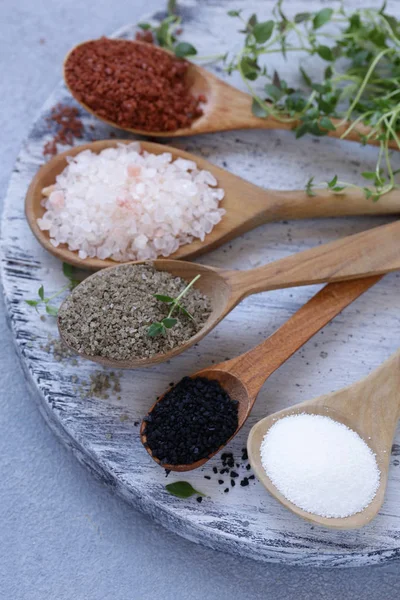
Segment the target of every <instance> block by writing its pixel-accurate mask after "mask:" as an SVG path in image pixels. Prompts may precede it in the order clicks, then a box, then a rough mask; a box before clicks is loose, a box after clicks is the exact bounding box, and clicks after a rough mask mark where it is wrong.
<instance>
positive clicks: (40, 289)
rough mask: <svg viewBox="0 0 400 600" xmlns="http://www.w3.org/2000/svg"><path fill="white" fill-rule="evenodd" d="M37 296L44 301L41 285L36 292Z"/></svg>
mask: <svg viewBox="0 0 400 600" xmlns="http://www.w3.org/2000/svg"><path fill="white" fill-rule="evenodd" d="M38 295H39V298H40V299H41V300H44V287H43V286H42V285H41V286H40V288H39V290H38Z"/></svg>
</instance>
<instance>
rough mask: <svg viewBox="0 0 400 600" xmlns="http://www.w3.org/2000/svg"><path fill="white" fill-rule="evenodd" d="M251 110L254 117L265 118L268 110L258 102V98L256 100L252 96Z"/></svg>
mask: <svg viewBox="0 0 400 600" xmlns="http://www.w3.org/2000/svg"><path fill="white" fill-rule="evenodd" d="M251 112H252V113H253V115H254V116H255V117H261V118H263V119H264V118H265V117H267V116H268V112H267V111H266V109H265V108H264V107H263V106H262V105H261V104H260V103H259V102H258V100H256V98H253V102H252V104H251Z"/></svg>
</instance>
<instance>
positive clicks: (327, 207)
mask: <svg viewBox="0 0 400 600" xmlns="http://www.w3.org/2000/svg"><path fill="white" fill-rule="evenodd" d="M121 143H129V140H115V139H112V140H100V141H96V142H90V143H89V144H82V145H80V146H76V147H75V148H71V149H70V150H67V151H66V152H62V153H60V154H57V155H56V156H54V157H53V158H52V159H51V160H49V162H47V163H46V164H44V165H43V166H42V167H41V168H40V169H39V171H38V172H37V173H36V175H35V177H34V178H33V180H32V183H31V184H30V186H29V188H28V192H27V194H26V198H25V214H26V218H27V220H28V223H29V226H30V228H31V229H32V232H33V234H34V235H35V237H36V238H37V240H38V241H39V242H40V243H41V244H42V246H43V247H44V248H46V250H47V251H48V252H50V253H51V254H53V255H54V256H56V257H57V258H59V259H60V260H63V261H64V262H67V263H69V264H72V265H74V266H77V267H80V268H82V269H88V270H93V271H95V270H97V269H103V268H105V267H111V266H113V265H115V264H116V263H115V262H114V261H113V260H111V259H107V260H101V259H99V258H86V259H81V258H79V256H78V252H73V251H72V250H69V249H68V247H67V245H66V244H60V245H59V246H57V247H55V246H53V244H52V243H51V242H50V236H49V232H48V231H42V230H41V229H40V227H39V226H38V224H37V219H39V218H42V217H43V215H44V213H45V209H44V207H43V206H42V200H43V197H44V193H43V190H46V194H48V193H49V190H51V187H52V186H53V185H54V183H55V180H56V177H57V175H59V174H60V173H61V172H62V171H63V170H64V169H65V167H66V166H67V164H68V162H67V159H68V157H70V156H76V155H77V154H79V152H83V151H84V150H91V151H92V152H96V153H98V152H101V151H102V150H104V149H105V148H112V147H115V146H116V145H117V144H121ZM141 148H142V149H143V150H146V151H148V152H152V153H153V154H161V153H162V152H170V153H171V154H172V157H173V159H174V160H175V159H177V158H184V159H186V160H194V161H195V162H196V163H197V165H198V167H199V168H200V169H205V170H207V171H210V172H211V173H213V175H214V176H215V178H216V179H217V181H218V186H219V187H221V188H223V190H224V191H225V197H224V199H223V200H222V202H221V203H220V207H221V208H224V209H225V210H226V215H225V216H224V218H223V219H222V221H221V222H220V223H218V225H216V226H215V227H214V228H213V230H212V231H211V233H209V234H208V235H207V236H206V237H205V240H204V241H203V242H202V241H201V240H199V239H197V240H194V241H193V242H192V243H191V244H185V245H184V246H181V247H180V248H179V249H178V250H177V251H176V252H175V253H174V254H172V255H171V257H170V258H179V259H181V258H184V259H188V258H195V257H196V256H200V255H201V254H204V253H206V252H209V251H210V250H214V249H215V248H218V247H219V246H221V245H222V244H223V243H226V242H229V241H231V240H232V239H234V238H235V237H237V236H239V235H242V234H243V233H246V232H247V231H250V230H251V229H254V228H255V227H259V226H260V225H264V224H265V223H269V222H272V221H279V220H282V219H284V218H286V217H290V218H291V219H310V218H314V217H340V216H342V217H344V216H354V215H366V214H374V215H385V214H398V213H399V212H400V192H399V191H398V190H393V192H391V193H389V194H386V195H385V196H384V197H383V198H382V199H381V200H380V202H365V194H364V192H363V191H362V190H360V189H351V188H350V189H348V190H347V191H346V192H345V193H343V194H334V193H332V192H330V191H329V190H319V191H318V190H317V191H316V192H315V194H314V195H313V196H310V195H309V194H307V193H306V192H305V191H304V190H265V189H263V188H261V187H258V186H256V185H253V184H252V183H250V182H249V181H245V180H244V179H242V178H240V177H237V176H236V175H233V174H232V173H229V172H228V171H226V170H225V169H221V168H219V167H216V166H215V165H213V164H211V163H210V162H209V161H207V160H205V159H204V158H202V157H200V156H195V155H193V154H189V153H188V152H185V151H184V150H180V149H176V148H174V147H172V146H166V145H162V144H155V143H154V142H147V141H142V142H141Z"/></svg>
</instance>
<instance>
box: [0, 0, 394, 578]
mask: <svg viewBox="0 0 400 600" xmlns="http://www.w3.org/2000/svg"><path fill="white" fill-rule="evenodd" d="M302 4H303V3H296V2H293V3H291V9H292V10H293V12H295V11H300V10H301V8H302ZM355 4H357V2H355ZM355 4H354V5H355ZM358 5H359V6H361V2H359V3H358ZM271 6H272V3H271V2H269V1H264V0H259V1H257V0H252V2H251V4H250V3H249V4H247V3H246V6H245V8H246V10H247V9H248V10H249V11H251V10H253V11H257V12H259V14H260V15H261V18H262V17H265V19H267V18H268V14H269V10H270V8H271ZM320 7H321V4H320V3H319V2H314V1H310V2H309V8H310V10H311V9H315V10H317V9H318V8H320ZM183 13H184V18H185V22H186V24H185V34H186V35H187V37H188V39H191V40H192V41H193V43H194V44H195V45H196V46H197V47H198V49H199V53H202V54H209V49H210V48H213V49H214V48H215V49H216V50H221V51H222V52H225V51H226V50H228V46H230V47H231V46H232V44H235V43H238V40H239V35H238V34H236V32H235V30H236V28H235V26H234V25H232V22H231V21H230V20H228V19H227V17H226V16H225V8H224V7H222V6H219V5H216V4H215V3H214V2H201V3H200V4H198V5H196V6H189V5H184V6H183ZM398 13H399V14H400V7H399V10H398ZM160 16H161V15H158V18H159V17H160ZM228 31H229V35H227V32H228ZM119 35H120V36H122V37H127V38H132V37H133V28H132V27H127V28H125V29H124V30H122V31H121V32H119ZM274 60H275V59H274ZM274 60H272V59H271V63H270V66H271V68H274V66H275V65H276V67H277V68H281V67H279V64H278V63H277V62H276V63H275V62H274ZM282 68H283V69H284V70H285V69H286V71H285V77H286V78H288V76H289V75H290V69H291V68H292V65H291V64H287V65H286V66H285V65H283V67H282ZM219 75H220V73H219ZM233 83H234V84H235V85H238V83H239V82H238V81H233ZM57 102H64V103H69V104H71V105H74V106H75V104H74V102H73V101H72V100H71V98H70V96H69V94H68V93H67V92H66V89H65V87H64V86H62V85H61V86H59V87H58V88H57V89H56V90H55V92H54V94H52V96H51V97H50V98H49V100H48V102H47V103H46V104H45V106H44V107H43V110H42V112H41V114H40V116H39V118H38V119H37V121H36V122H35V124H34V126H33V128H32V130H31V132H30V133H29V136H28V137H27V139H26V141H25V142H24V144H23V146H22V149H21V153H20V155H19V157H18V159H17V162H16V165H15V169H14V173H13V175H12V179H11V181H10V187H9V190H8V194H7V199H6V202H5V211H4V215H3V224H2V238H3V239H2V276H3V288H4V294H5V302H6V308H7V312H8V315H9V322H10V327H11V330H12V332H13V336H14V339H15V344H16V349H17V352H18V355H19V357H20V359H21V363H22V365H23V368H24V371H25V374H26V378H27V381H28V382H29V384H30V385H31V387H32V389H33V390H34V392H35V397H36V399H37V401H38V406H39V409H40V410H41V412H42V414H43V415H44V417H45V418H46V420H47V422H48V423H49V425H50V426H51V427H52V429H53V430H54V431H55V432H56V434H57V435H58V436H59V437H60V438H61V439H62V440H63V442H64V443H65V444H66V445H67V446H68V447H69V448H70V449H71V451H72V452H74V454H75V455H76V456H77V457H78V459H79V460H80V461H81V462H82V463H83V464H85V465H87V466H88V467H89V468H90V469H91V470H92V471H93V472H94V473H95V474H96V475H97V476H98V477H99V478H100V479H101V480H102V481H104V483H106V484H107V485H109V486H110V487H111V488H113V489H114V490H115V491H116V493H118V494H119V495H120V496H121V497H123V498H124V499H125V500H126V501H128V502H130V503H131V504H132V505H133V506H135V507H137V508H139V509H140V510H143V511H145V512H146V513H147V514H149V515H150V517H151V518H153V519H155V520H156V521H157V522H159V523H161V524H163V525H164V526H166V527H167V528H168V529H170V530H171V531H174V532H176V533H178V534H179V535H182V536H184V537H186V538H188V539H191V540H193V541H195V542H198V543H203V544H206V545H208V546H210V547H211V548H215V549H218V550H223V551H229V552H233V553H236V554H240V555H241V556H247V557H252V558H255V559H258V560H268V561H275V562H285V563H287V564H292V565H302V566H304V565H309V566H316V565H324V566H327V567H334V566H356V565H366V564H371V565H372V564H379V563H382V562H384V561H386V560H393V559H395V558H399V557H400V543H399V532H400V504H399V495H400V432H399V430H397V433H396V439H395V442H394V445H393V448H392V453H391V457H390V471H389V481H388V492H387V496H386V499H385V503H384V505H383V507H382V510H381V512H380V515H379V516H378V518H377V519H375V520H374V521H373V522H372V523H371V524H369V525H367V527H365V528H363V529H362V530H360V531H355V532H337V531H329V530H327V529H324V528H317V527H312V525H310V524H308V523H305V522H303V521H301V520H300V519H298V518H296V517H295V516H294V515H291V514H290V513H289V512H288V511H287V510H284V509H283V508H282V507H280V506H279V504H278V503H276V502H275V501H274V500H273V499H272V498H270V497H269V496H268V494H267V493H266V492H265V490H264V489H263V488H262V486H261V485H260V484H258V483H252V484H251V485H249V486H248V487H246V488H242V487H240V486H236V487H235V491H234V493H233V492H230V493H229V494H224V493H223V490H222V489H221V486H219V485H218V483H217V480H216V479H215V478H212V479H211V480H210V481H208V480H206V479H204V475H210V474H211V476H212V475H213V473H212V467H213V466H214V465H219V464H220V463H219V461H218V457H216V458H214V459H213V460H212V461H210V463H209V464H208V465H207V466H206V467H204V470H198V471H196V472H192V473H190V474H188V475H187V476H186V475H185V479H187V480H188V481H190V482H191V483H192V484H193V485H194V487H196V488H197V489H199V490H201V491H202V492H204V493H206V494H207V495H208V496H209V497H208V498H207V499H204V501H203V502H202V503H201V504H198V503H197V502H196V501H195V499H194V498H192V499H191V500H188V501H182V500H179V499H177V498H174V497H173V496H170V495H169V494H167V492H166V491H165V487H164V486H165V483H167V482H171V481H173V480H176V479H177V476H176V475H174V474H172V473H171V474H170V475H169V477H168V478H167V479H166V478H165V473H164V472H163V470H162V469H160V468H159V467H158V466H157V465H156V464H155V463H154V462H153V461H152V460H151V458H150V457H149V456H148V454H147V453H146V452H145V450H144V448H143V447H142V445H141V442H140V435H139V427H138V426H135V422H137V421H138V420H139V419H140V418H141V417H142V416H143V415H144V414H145V413H146V412H147V411H148V409H149V408H150V406H151V405H152V404H153V403H154V401H155V399H156V397H157V396H158V395H160V394H161V393H163V392H164V391H165V390H166V389H167V387H168V384H169V383H170V382H171V381H175V382H176V381H178V379H179V378H180V377H182V376H183V375H187V374H189V373H193V372H195V371H196V370H199V369H201V368H206V367H207V366H209V365H210V364H212V361H215V363H218V362H221V361H223V360H225V359H226V358H233V357H235V356H238V355H240V354H242V353H243V352H244V351H246V350H248V349H250V348H252V347H253V346H254V345H255V344H256V343H257V342H261V341H262V340H264V339H265V338H266V337H267V336H268V335H270V334H271V333H273V331H275V330H276V329H277V328H278V327H279V326H280V325H282V324H283V323H284V322H285V321H286V320H287V319H288V318H289V317H290V316H291V315H292V314H293V313H294V312H295V311H296V310H297V309H298V308H300V306H301V305H302V304H304V302H306V301H307V300H308V299H309V298H310V297H311V296H312V295H313V293H315V291H316V288H315V286H313V287H312V288H309V287H304V288H298V289H287V290H279V291H272V292H268V293H265V294H259V295H256V296H253V297H252V298H248V299H246V300H245V301H244V302H242V304H241V305H240V307H237V308H236V309H235V310H234V311H233V312H232V313H230V315H228V316H227V318H226V319H224V321H223V323H221V324H220V325H219V326H218V328H217V329H215V330H214V331H213V332H212V333H211V334H210V335H209V336H207V338H206V339H204V340H203V341H202V342H201V343H200V344H199V346H198V347H193V348H191V349H190V350H188V352H186V353H185V354H183V355H181V356H179V357H176V358H175V359H173V361H171V363H170V364H162V365H160V366H158V367H156V368H153V369H147V370H146V369H142V370H139V371H135V372H123V374H122V378H121V387H122V391H121V396H122V398H121V400H120V401H118V400H117V399H116V398H115V397H114V395H112V397H110V399H109V400H100V399H97V398H94V397H90V396H87V397H85V398H82V397H81V393H82V394H83V395H86V394H87V392H88V390H89V388H90V375H92V374H94V373H96V372H97V371H98V367H96V365H93V364H90V363H89V362H87V361H81V360H80V359H78V364H77V365H75V364H74V363H73V360H66V361H63V362H57V361H56V360H55V359H54V357H53V355H52V353H51V352H49V351H47V350H46V343H47V339H48V336H50V337H55V336H56V335H57V328H56V323H55V321H54V320H53V319H50V318H46V320H45V321H42V320H41V319H40V317H39V315H37V314H36V313H35V311H34V310H32V309H31V308H29V307H28V306H27V305H26V304H25V303H24V299H25V298H33V297H35V296H36V294H37V289H38V287H39V285H40V283H41V282H44V284H45V288H46V292H47V293H49V294H50V293H51V292H53V293H54V292H55V291H57V289H59V288H60V287H61V286H62V285H63V284H64V283H65V279H64V278H63V276H62V273H61V267H60V263H59V261H57V260H56V259H55V258H54V257H52V256H51V255H49V254H48V253H47V252H46V251H45V250H44V249H43V248H42V247H41V246H40V245H39V244H38V243H37V241H36V240H35V238H34V237H33V235H32V234H31V232H30V230H29V228H28V225H27V223H26V221H25V217H24V198H25V195H26V191H27V189H28V186H29V183H30V181H31V179H32V177H33V176H34V175H35V173H36V172H37V170H38V168H39V167H40V166H41V165H42V164H43V162H44V159H43V155H42V151H43V145H44V143H45V142H46V141H48V140H49V139H50V136H51V131H49V130H48V128H47V123H46V120H45V118H46V117H47V116H48V115H49V111H50V109H51V107H52V106H53V105H54V104H55V103H57ZM81 117H82V118H83V121H84V125H85V131H86V134H85V140H84V141H87V142H90V141H92V140H93V139H105V138H107V137H109V134H110V132H111V129H110V128H109V127H107V126H106V125H104V124H102V123H100V122H98V121H96V120H94V119H93V118H92V117H91V116H90V115H87V114H86V113H84V111H82V113H81ZM90 126H93V127H94V130H93V131H92V130H91V129H90ZM114 133H116V132H114ZM118 135H120V133H118ZM174 145H176V146H177V147H178V148H182V149H184V150H187V151H188V152H194V153H196V154H199V155H200V156H203V157H205V158H207V159H208V160H211V162H213V163H215V164H216V165H218V166H220V167H222V168H225V169H228V170H230V171H232V172H233V173H235V174H236V175H238V176H239V177H242V178H245V179H247V180H249V181H251V182H252V183H253V184H255V185H259V186H262V187H265V188H271V189H273V188H278V189H286V188H288V187H293V189H301V188H302V187H304V185H305V182H306V181H307V179H308V178H309V177H310V176H312V175H318V178H319V179H320V180H327V179H329V178H331V177H332V175H333V174H334V173H338V174H339V176H340V177H341V178H343V179H345V178H346V179H350V180H352V181H357V173H359V171H360V170H371V169H372V168H373V165H374V163H375V159H376V150H375V149H374V148H362V147H359V146H358V145H357V144H348V143H346V142H339V141H337V140H328V139H321V140H318V141H316V140H313V139H312V138H309V137H307V138H304V139H301V140H295V139H294V136H293V134H292V133H289V132H288V133H285V132H277V131H269V132H265V131H264V132H261V131H245V132H241V133H240V134H238V133H229V132H226V133H221V134H217V135H213V136H201V137H195V138H193V139H192V138H185V139H181V140H179V139H177V140H175V141H174ZM361 165H362V166H361ZM288 167H290V170H289V169H288ZM389 221H390V218H388V217H376V218H372V217H365V218H357V219H350V218H347V219H337V220H321V221H318V222H312V221H301V222H296V223H293V222H290V221H289V222H288V221H287V222H280V223H273V224H270V225H268V226H265V227H261V228H258V229H256V230H254V231H253V232H251V233H246V234H245V235H243V236H242V237H240V238H238V239H236V240H235V241H233V242H231V244H228V245H227V246H226V247H223V248H221V249H219V250H217V251H215V252H213V253H212V254H209V255H207V263H208V264H210V265H212V266H215V267H218V268H224V269H237V268H240V269H249V268H253V267H257V266H259V265H262V264H265V263H267V262H269V261H272V260H277V259H279V258H282V257H284V256H288V255H290V254H293V253H294V252H296V251H300V250H306V249H309V248H311V247H314V246H316V245H318V244H320V243H325V242H329V241H332V240H335V239H338V238H340V237H342V236H344V235H350V234H352V233H358V232H361V231H364V230H366V229H368V228H371V227H375V226H376V225H382V224H384V223H387V222H389ZM399 283H400V279H399V277H398V275H397V274H392V275H387V276H386V277H385V278H384V279H383V281H382V282H380V283H378V284H377V285H376V286H374V287H373V288H372V289H371V290H370V291H368V292H367V293H366V294H364V295H363V296H362V297H361V298H359V299H358V300H357V301H356V302H355V303H354V304H353V305H352V306H350V307H349V308H348V309H346V311H344V313H343V314H342V315H341V316H339V317H338V318H337V319H335V320H334V321H333V322H332V323H331V324H330V325H329V326H327V327H326V328H324V329H323V330H322V331H321V332H320V333H319V334H318V335H317V336H315V337H314V338H313V339H312V340H310V342H308V343H307V344H306V345H305V346H304V347H303V348H302V350H301V351H299V352H297V353H296V354H295V355H294V356H293V357H292V358H291V359H290V360H289V361H288V362H287V363H286V364H285V365H283V366H282V367H281V368H280V369H279V370H278V371H277V372H275V373H274V374H273V375H272V376H271V377H270V378H269V381H268V385H266V386H265V387H264V388H263V390H262V391H261V393H260V394H259V396H258V399H257V402H256V404H255V406H254V409H253V412H252V414H251V415H250V418H249V419H248V421H247V423H246V424H245V426H244V427H243V429H242V431H241V432H240V434H239V435H238V436H237V437H236V438H235V440H233V442H232V443H231V444H230V446H229V450H230V451H232V452H233V453H234V455H235V456H236V457H238V458H239V457H240V456H241V449H242V448H243V447H244V446H245V443H246V439H247V435H248V432H249V430H250V428H251V426H252V425H253V424H254V423H255V422H256V421H258V420H259V419H261V418H262V417H264V416H265V415H267V414H270V413H272V412H276V411H277V410H281V409H283V408H285V407H288V406H290V405H291V404H294V403H295V402H299V401H302V400H305V399H307V398H312V397H316V396H320V395H321V394H325V393H328V392H330V391H332V390H335V389H339V388H341V387H344V386H346V385H349V384H350V383H352V382H353V381H355V380H357V379H361V377H363V376H364V375H367V374H368V372H369V371H370V370H371V369H372V368H374V367H376V366H377V365H379V364H380V363H382V362H383V361H384V360H385V359H386V358H388V357H389V356H390V354H392V353H393V352H394V351H395V350H396V349H397V346H398V339H399V332H400V317H399V315H400V294H399V293H398V289H399ZM75 378H77V380H78V381H77V383H74V381H75ZM81 388H83V391H82V390H81ZM125 416H126V417H127V419H125ZM210 471H211V473H210ZM244 472H246V471H244ZM241 473H242V471H241ZM178 477H179V476H178ZM180 478H182V477H181V476H180Z"/></svg>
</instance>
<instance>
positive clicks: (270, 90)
mask: <svg viewBox="0 0 400 600" xmlns="http://www.w3.org/2000/svg"><path fill="white" fill-rule="evenodd" d="M264 89H265V91H266V92H267V94H268V98H271V99H272V100H274V101H275V102H277V101H278V100H280V99H281V98H283V96H284V95H285V92H284V91H283V90H282V89H280V88H278V87H277V86H276V85H274V84H273V83H267V84H266V85H265V87H264Z"/></svg>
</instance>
